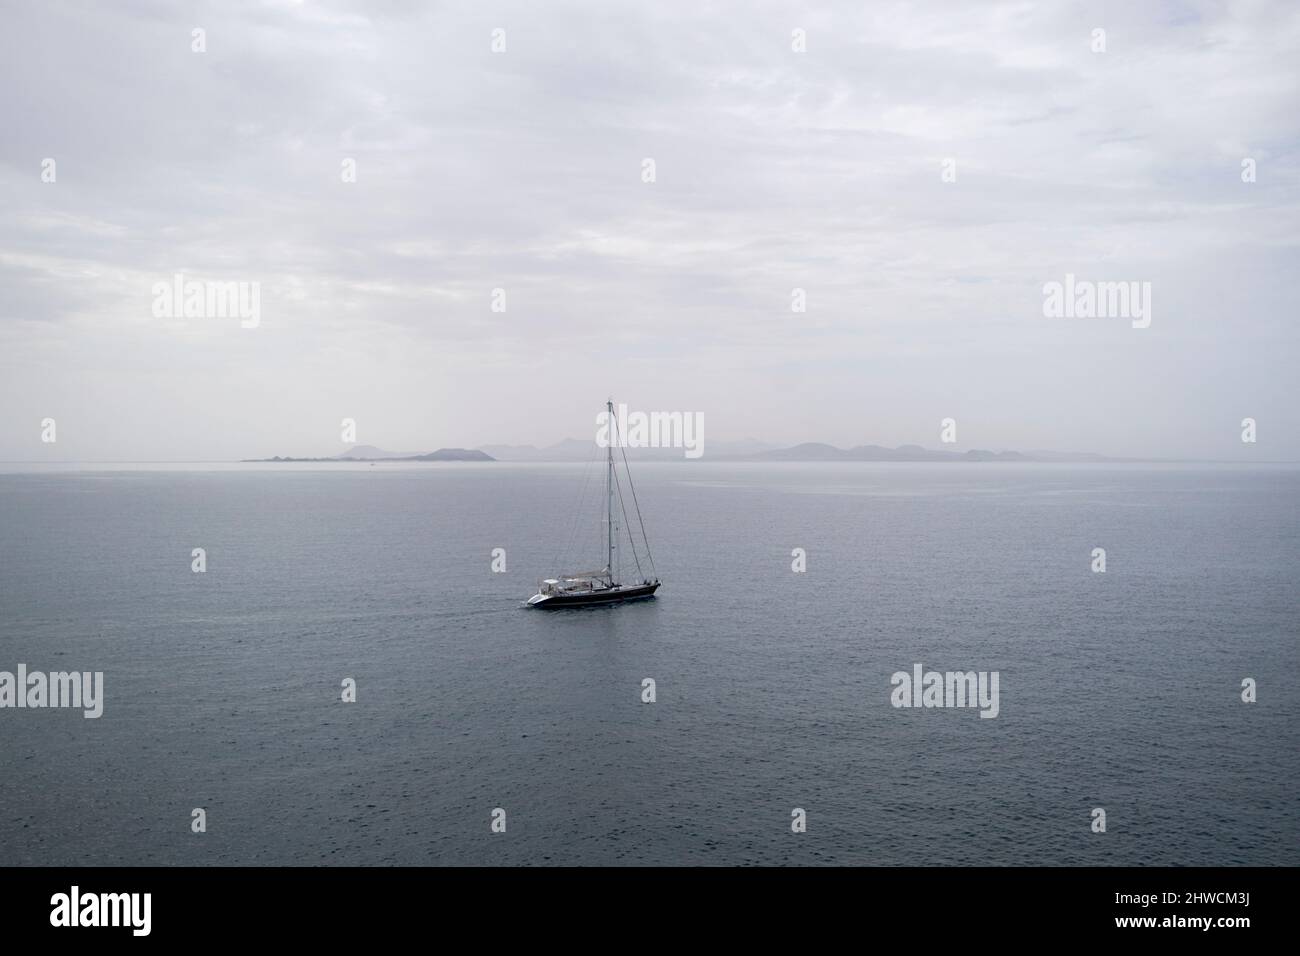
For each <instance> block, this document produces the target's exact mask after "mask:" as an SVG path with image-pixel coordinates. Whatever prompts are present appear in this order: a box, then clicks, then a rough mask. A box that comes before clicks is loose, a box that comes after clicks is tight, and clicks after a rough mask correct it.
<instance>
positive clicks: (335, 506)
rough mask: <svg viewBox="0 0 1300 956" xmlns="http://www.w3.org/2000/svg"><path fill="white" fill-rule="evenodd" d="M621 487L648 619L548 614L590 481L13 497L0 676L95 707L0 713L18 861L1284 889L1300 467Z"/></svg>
mask: <svg viewBox="0 0 1300 956" xmlns="http://www.w3.org/2000/svg"><path fill="white" fill-rule="evenodd" d="M173 467H175V466H173ZM634 467H635V468H636V470H635V472H634V477H635V478H636V481H637V490H638V492H639V494H640V497H641V502H642V508H643V511H644V512H645V517H646V522H647V526H648V530H649V532H650V539H651V544H652V546H653V547H654V549H655V558H656V560H657V563H658V570H659V573H660V576H661V577H662V578H663V579H664V582H665V584H664V588H663V590H662V591H661V593H660V597H659V598H658V599H656V600H654V601H651V602H646V603H642V604H635V605H626V606H623V607H617V608H597V609H587V610H575V611H557V612H542V611H530V610H526V609H524V608H522V607H521V606H520V604H521V602H522V601H523V600H524V599H526V598H527V597H528V595H529V594H531V593H532V591H533V585H534V583H535V582H536V580H537V578H539V577H541V576H544V575H546V574H549V573H552V572H554V571H556V570H559V569H558V568H556V567H554V566H553V565H552V563H551V562H552V558H553V557H554V555H555V552H556V550H557V548H556V543H557V540H560V539H565V538H566V537H567V536H568V534H569V532H570V527H571V525H572V523H573V514H572V510H573V505H574V503H575V501H576V499H577V494H578V487H579V485H580V484H581V476H582V472H583V469H582V466H569V465H514V464H504V463H497V464H491V465H474V464H445V465H428V466H407V465H380V466H377V467H373V468H371V467H366V466H360V465H358V466H353V465H337V466H290V465H285V466H269V465H266V466H256V465H249V466H238V467H235V466H230V467H221V466H212V467H190V468H188V469H185V470H166V469H165V468H164V467H162V466H153V467H152V468H147V466H136V467H134V468H131V467H126V466H120V467H118V468H115V469H113V470H109V471H79V472H58V473H55V472H48V471H41V470H29V471H27V472H20V473H14V472H13V470H12V466H10V473H6V474H3V475H0V670H10V671H12V670H13V669H14V668H15V667H16V665H17V664H18V663H20V662H21V663H24V664H26V665H27V666H28V668H29V669H32V670H43V671H53V670H102V671H103V672H104V674H105V678H104V681H105V697H106V701H105V708H104V716H103V717H102V718H100V719H99V720H86V719H83V717H82V716H81V713H80V711H56V710H13V709H5V710H0V864H5V865H8V864H78V863H85V864H114V863H125V864H144V863H176V864H236V863H240V864H289V863H293V864H329V863H340V864H344V863H346V864H385V863H399V864H418V863H442V864H499V863H511V864H548V863H550V864H637V863H666V864H686V863H691V864H736V863H751V864H758V863H761V864H773V863H801V864H816V863H851V864H930V865H933V864H1018V863H1024V864H1289V865H1295V864H1297V863H1300V785H1298V784H1300V721H1298V720H1297V718H1298V717H1300V613H1298V612H1300V587H1298V586H1297V585H1298V582H1300V507H1298V506H1300V470H1297V469H1296V468H1294V467H1285V466H1276V467H1259V468H1245V467H1233V466H1222V467H1215V466H1164V467H1160V466H1134V465H1130V466H1119V465H1116V466H1056V465H1004V464H975V465H966V464H937V465H921V464H918V465H907V464H879V465H872V464H772V465H768V464H748V463H736V464H726V463H685V462H683V463H662V464H646V465H641V466H639V467H636V466H634ZM596 541H597V539H596V538H595V537H593V538H592V544H593V546H592V548H591V549H590V550H589V552H588V553H589V559H587V560H584V561H583V562H582V563H583V564H584V565H586V566H593V567H594V566H598V565H599V564H600V563H601V558H600V551H599V546H598V544H597V543H596ZM195 547H202V548H205V549H206V551H207V568H208V569H207V572H206V573H204V574H195V573H192V572H191V570H190V562H191V557H190V552H191V549H192V548H195ZM796 547H802V548H805V549H806V550H807V554H808V570H807V573H804V574H795V573H792V571H791V560H792V559H791V550H792V549H793V548H796ZM1094 547H1104V548H1105V549H1106V551H1107V572H1106V573H1105V574H1094V573H1092V572H1091V571H1090V562H1091V557H1090V553H1091V551H1092V549H1093V548H1094ZM493 548H505V549H506V553H507V572H506V573H504V574H500V573H492V572H491V570H490V560H491V551H492V549H493ZM917 662H920V663H923V664H924V665H926V667H927V668H934V669H937V670H977V671H983V670H987V671H993V670H996V671H998V672H999V673H1000V713H999V715H998V716H997V718H996V719H992V720H989V719H980V718H979V716H978V712H977V711H975V710H943V709H936V710H898V709H894V708H893V707H891V706H890V702H889V696H890V690H891V687H890V683H889V678H890V675H891V674H892V673H893V672H895V671H898V670H910V669H911V667H912V665H913V664H915V663H917ZM345 677H353V678H355V679H356V681H357V687H358V690H357V702H356V703H355V704H345V703H343V702H341V701H340V699H339V698H340V681H341V680H342V679H343V678H345ZM645 677H652V678H654V680H655V681H656V683H657V697H658V699H657V702H655V703H653V704H644V703H642V702H641V681H642V679H643V678H645ZM1244 677H1252V678H1255V679H1256V680H1257V681H1258V687H1259V691H1258V693H1259V701H1258V703H1255V704H1244V703H1242V701H1241V698H1240V693H1241V681H1242V679H1243V678H1244ZM195 807H203V808H205V809H206V811H207V823H208V832H207V833H205V834H201V835H196V834H193V833H191V832H190V819H191V817H190V813H191V810H192V809H193V808H195ZM494 807H502V808H504V809H505V810H506V812H507V832H506V833H505V834H504V835H494V834H492V833H491V832H490V831H489V823H490V819H489V815H490V813H491V811H492V809H493V808H494ZM794 807H802V808H805V809H806V810H807V815H808V831H807V832H806V833H803V834H794V833H792V832H791V829H790V820H791V817H790V814H791V809H792V808H794ZM1094 807H1103V808H1105V810H1106V814H1107V832H1106V833H1105V834H1094V833H1092V832H1091V831H1090V826H1089V825H1090V822H1091V817H1090V811H1091V810H1092V808H1094Z"/></svg>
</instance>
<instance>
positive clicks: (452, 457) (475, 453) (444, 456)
mask: <svg viewBox="0 0 1300 956" xmlns="http://www.w3.org/2000/svg"><path fill="white" fill-rule="evenodd" d="M241 461H245V462H255V461H267V462H272V461H496V459H495V458H493V457H492V456H491V455H489V454H487V453H485V452H481V451H479V450H478V449H476V448H439V449H438V450H437V451H431V452H428V453H426V454H423V455H414V454H401V453H392V452H386V451H384V450H383V449H382V448H376V447H374V446H373V445H356V446H353V447H352V448H349V449H348V450H347V451H345V452H344V453H343V454H341V455H334V456H332V457H329V458H287V457H282V456H280V455H276V456H275V457H274V458H243V459H241Z"/></svg>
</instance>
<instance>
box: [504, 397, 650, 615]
mask: <svg viewBox="0 0 1300 956" xmlns="http://www.w3.org/2000/svg"><path fill="white" fill-rule="evenodd" d="M605 408H606V410H607V411H608V413H609V421H610V441H609V443H608V445H607V446H606V455H605V528H606V531H605V566H604V567H603V568H601V569H600V570H599V571H576V572H574V573H572V574H565V575H561V576H559V577H554V578H546V579H545V580H544V581H542V582H541V583H540V584H539V585H538V586H537V593H536V594H534V595H533V596H532V597H530V598H529V599H528V606H529V607H540V608H560V607H585V606H587V605H592V604H621V603H622V602H624V601H639V600H642V599H644V598H652V597H654V595H655V592H656V591H658V590H659V578H658V577H657V576H656V573H655V568H654V558H652V557H651V556H650V539H649V538H647V537H646V533H645V522H643V521H642V520H641V506H640V504H638V502H637V500H636V488H635V487H634V486H633V485H632V473H631V471H629V470H628V467H627V452H626V451H625V452H624V453H623V472H624V475H625V476H626V478H627V489H628V491H629V492H630V494H631V498H632V507H633V508H634V509H635V510H636V520H637V526H638V528H640V531H641V540H642V541H643V542H644V544H645V556H646V561H647V563H648V564H649V567H650V571H649V573H648V574H646V573H645V572H644V571H643V570H642V567H641V558H640V555H638V554H637V550H636V541H635V539H634V538H633V537H632V529H631V527H629V528H628V542H629V543H630V544H631V545H632V558H633V561H634V562H635V564H636V568H637V572H638V574H639V576H640V580H639V581H637V582H636V583H628V582H623V581H621V580H620V578H619V573H618V571H617V569H616V561H615V556H616V554H617V551H618V550H619V546H618V545H617V544H616V542H617V541H618V538H619V527H618V519H617V517H616V516H615V512H614V499H615V497H616V496H617V498H618V503H619V510H620V511H621V512H622V514H623V516H624V519H625V520H626V518H627V503H626V501H625V500H624V498H623V485H622V483H621V482H620V481H619V478H618V474H617V472H616V471H615V469H614V443H615V436H616V434H617V428H618V420H617V419H616V418H615V417H614V402H613V401H612V400H610V401H608V402H606V403H605ZM629 525H630V522H629Z"/></svg>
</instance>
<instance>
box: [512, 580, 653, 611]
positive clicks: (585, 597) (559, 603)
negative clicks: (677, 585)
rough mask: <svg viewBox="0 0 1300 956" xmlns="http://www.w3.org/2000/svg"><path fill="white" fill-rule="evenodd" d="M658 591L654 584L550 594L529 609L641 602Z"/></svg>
mask: <svg viewBox="0 0 1300 956" xmlns="http://www.w3.org/2000/svg"><path fill="white" fill-rule="evenodd" d="M657 590H659V584H658V582H656V583H654V584H632V585H623V586H620V587H616V588H606V589H605V590H603V591H583V592H582V593H580V594H551V595H547V596H546V597H544V598H543V599H542V600H540V601H536V602H532V603H530V604H529V607H541V608H558V607H590V606H592V605H596V604H622V603H624V602H625V601H641V600H644V599H645V598H651V597H654V596H655V591H657Z"/></svg>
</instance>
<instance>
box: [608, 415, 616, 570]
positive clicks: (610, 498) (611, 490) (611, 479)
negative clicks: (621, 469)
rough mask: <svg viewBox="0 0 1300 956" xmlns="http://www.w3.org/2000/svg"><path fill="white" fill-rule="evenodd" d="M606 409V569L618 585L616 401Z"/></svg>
mask: <svg viewBox="0 0 1300 956" xmlns="http://www.w3.org/2000/svg"><path fill="white" fill-rule="evenodd" d="M605 409H606V411H607V412H608V414H609V422H610V428H609V433H608V434H609V442H608V444H607V445H606V446H605V452H606V456H605V460H606V468H605V537H606V549H605V567H606V568H608V569H609V583H610V584H616V583H617V582H616V581H615V580H614V435H615V434H616V430H615V429H616V428H617V426H616V424H615V422H614V400H613V399H612V398H611V399H608V400H606V402H605Z"/></svg>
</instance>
